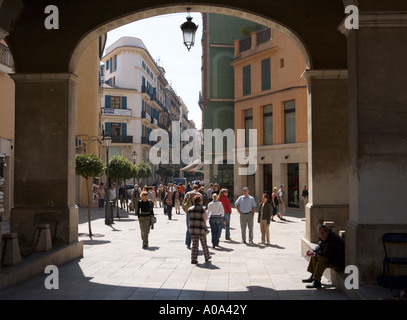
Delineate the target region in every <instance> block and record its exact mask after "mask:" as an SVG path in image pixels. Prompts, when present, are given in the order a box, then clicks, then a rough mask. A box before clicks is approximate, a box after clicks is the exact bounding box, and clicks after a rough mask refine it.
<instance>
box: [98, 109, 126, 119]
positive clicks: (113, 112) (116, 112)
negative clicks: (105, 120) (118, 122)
mask: <svg viewBox="0 0 407 320" xmlns="http://www.w3.org/2000/svg"><path fill="white" fill-rule="evenodd" d="M102 116H115V117H117V116H119V117H131V109H115V108H102Z"/></svg>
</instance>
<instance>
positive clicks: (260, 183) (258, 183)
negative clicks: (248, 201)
mask: <svg viewBox="0 0 407 320" xmlns="http://www.w3.org/2000/svg"><path fill="white" fill-rule="evenodd" d="M255 190H256V194H252V196H254V198H255V199H256V203H257V204H259V203H261V196H262V195H263V192H264V165H262V164H257V169H256V174H255Z"/></svg>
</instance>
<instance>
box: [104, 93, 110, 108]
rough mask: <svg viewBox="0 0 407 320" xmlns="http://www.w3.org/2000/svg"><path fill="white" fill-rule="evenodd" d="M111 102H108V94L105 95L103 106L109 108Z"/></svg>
mask: <svg viewBox="0 0 407 320" xmlns="http://www.w3.org/2000/svg"><path fill="white" fill-rule="evenodd" d="M110 107H111V104H110V96H107V95H106V96H105V108H110Z"/></svg>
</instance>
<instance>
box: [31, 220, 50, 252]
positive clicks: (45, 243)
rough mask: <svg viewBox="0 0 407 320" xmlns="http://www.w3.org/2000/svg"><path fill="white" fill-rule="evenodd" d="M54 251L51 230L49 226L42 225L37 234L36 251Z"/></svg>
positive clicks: (38, 227)
mask: <svg viewBox="0 0 407 320" xmlns="http://www.w3.org/2000/svg"><path fill="white" fill-rule="evenodd" d="M51 249H52V240H51V230H50V228H49V224H41V225H38V226H37V232H36V233H35V242H34V251H35V252H40V251H49V250H51Z"/></svg>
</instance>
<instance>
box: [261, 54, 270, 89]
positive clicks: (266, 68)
mask: <svg viewBox="0 0 407 320" xmlns="http://www.w3.org/2000/svg"><path fill="white" fill-rule="evenodd" d="M270 87H271V71H270V58H267V59H264V60H262V61H261V90H262V91H265V90H269V89H270Z"/></svg>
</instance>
